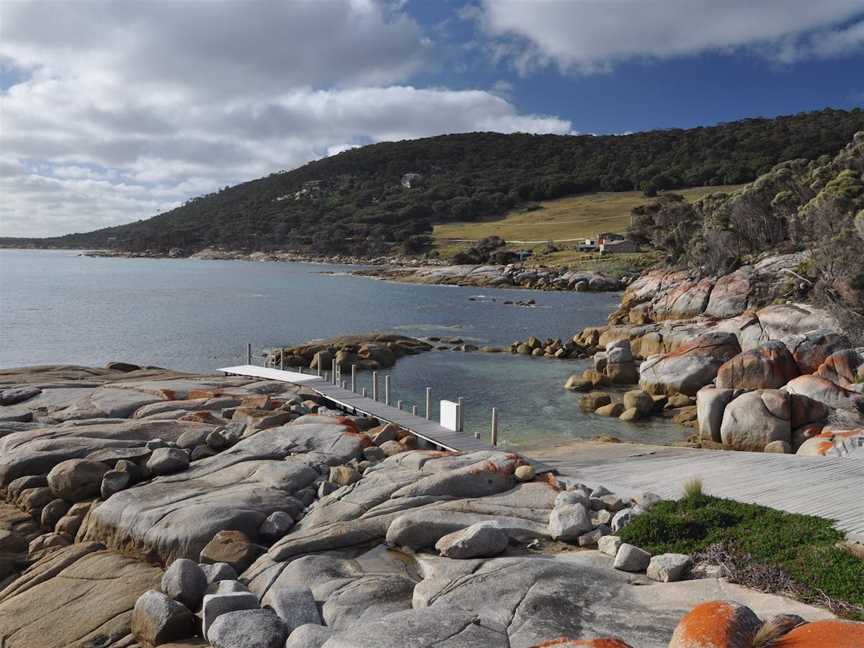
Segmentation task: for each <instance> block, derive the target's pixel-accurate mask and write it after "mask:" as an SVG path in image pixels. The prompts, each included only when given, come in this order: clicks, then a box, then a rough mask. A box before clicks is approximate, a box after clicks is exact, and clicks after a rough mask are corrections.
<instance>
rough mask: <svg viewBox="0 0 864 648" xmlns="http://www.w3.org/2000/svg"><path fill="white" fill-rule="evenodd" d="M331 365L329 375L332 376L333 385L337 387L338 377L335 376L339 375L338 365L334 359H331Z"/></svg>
mask: <svg viewBox="0 0 864 648" xmlns="http://www.w3.org/2000/svg"><path fill="white" fill-rule="evenodd" d="M331 365H332V368H331V369H330V372H331V373H330V375H331V376H333V384H334V385H338V384H339V382H338V381H339V377H338V375H337V374H338V373H339V365H337V364H336V359H335V358H334V359H333V362H332V363H331Z"/></svg>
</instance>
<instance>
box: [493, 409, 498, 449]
mask: <svg viewBox="0 0 864 648" xmlns="http://www.w3.org/2000/svg"><path fill="white" fill-rule="evenodd" d="M492 445H493V446H497V445H498V412H496V411H495V408H494V407H493V408H492Z"/></svg>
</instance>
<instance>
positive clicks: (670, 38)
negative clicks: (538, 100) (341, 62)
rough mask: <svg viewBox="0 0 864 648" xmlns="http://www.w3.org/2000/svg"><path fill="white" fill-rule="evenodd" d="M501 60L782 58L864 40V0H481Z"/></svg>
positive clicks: (575, 64) (522, 66) (586, 68)
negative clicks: (751, 54) (746, 51)
mask: <svg viewBox="0 0 864 648" xmlns="http://www.w3.org/2000/svg"><path fill="white" fill-rule="evenodd" d="M481 2H482V4H481V9H482V12H481V13H480V14H479V17H478V20H479V21H480V25H481V26H482V28H483V30H484V31H485V32H486V33H487V34H488V35H489V36H490V37H492V39H493V42H492V43H491V45H490V50H491V52H492V55H493V57H494V58H496V59H499V60H500V59H507V60H510V61H511V62H512V63H513V64H514V65H515V66H516V67H517V69H519V70H520V71H521V72H523V73H527V72H528V71H530V70H531V69H532V68H534V67H537V66H544V65H550V64H555V65H557V66H558V67H559V68H560V69H561V70H562V71H565V72H566V71H570V72H577V73H583V74H591V73H598V72H606V71H609V70H610V69H611V68H612V67H613V66H614V65H615V64H617V63H621V62H624V61H631V60H640V59H669V58H673V57H680V56H691V55H695V54H700V53H704V52H708V51H734V50H737V49H740V48H754V49H757V50H758V51H760V52H761V53H762V54H763V55H767V56H769V57H770V58H773V59H776V60H778V61H781V62H794V61H797V60H802V59H804V58H813V57H834V56H843V55H846V54H850V53H853V52H856V51H859V50H860V49H861V47H862V45H864V34H862V29H864V27H862V23H861V22H858V23H856V24H853V25H846V23H847V22H848V21H850V20H852V19H854V18H855V17H856V16H860V15H861V14H862V13H864V6H862V2H861V0H830V1H827V2H813V1H812V0H723V1H718V0H570V1H567V2H559V1H549V2H526V1H525V0H481Z"/></svg>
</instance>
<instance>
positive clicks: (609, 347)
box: [605, 340, 633, 363]
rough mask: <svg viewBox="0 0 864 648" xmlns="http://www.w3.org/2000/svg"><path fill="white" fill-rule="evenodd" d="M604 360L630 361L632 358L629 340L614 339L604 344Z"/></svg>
mask: <svg viewBox="0 0 864 648" xmlns="http://www.w3.org/2000/svg"><path fill="white" fill-rule="evenodd" d="M605 355H606V362H607V363H609V362H630V361H632V360H633V352H632V350H631V348H630V340H614V341H612V342H609V343H608V344H606V354H605Z"/></svg>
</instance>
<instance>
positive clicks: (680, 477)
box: [543, 443, 864, 533]
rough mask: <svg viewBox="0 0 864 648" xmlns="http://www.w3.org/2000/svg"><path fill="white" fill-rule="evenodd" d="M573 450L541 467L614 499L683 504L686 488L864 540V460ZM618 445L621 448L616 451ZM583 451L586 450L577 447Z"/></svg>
mask: <svg viewBox="0 0 864 648" xmlns="http://www.w3.org/2000/svg"><path fill="white" fill-rule="evenodd" d="M601 445H608V444H596V443H585V444H574V445H572V446H569V447H567V448H561V449H560V450H556V449H551V450H550V451H549V452H548V453H546V454H545V455H544V457H543V459H544V461H545V462H546V463H547V464H548V465H550V466H551V467H553V468H556V469H557V470H558V472H559V473H560V474H561V475H562V476H566V477H572V478H573V479H576V480H578V481H581V482H584V483H586V484H589V485H595V486H596V485H598V484H603V485H605V486H606V487H608V488H610V489H612V490H613V491H615V492H621V493H623V494H629V495H635V494H637V493H640V492H644V491H651V492H654V493H657V494H658V495H660V496H662V497H668V498H676V497H680V495H681V492H682V489H683V486H684V483H685V482H687V481H688V480H690V479H699V480H701V481H702V484H703V489H704V491H705V493H707V494H709V495H714V496H717V497H725V498H729V499H734V500H737V501H739V502H746V503H751V504H761V505H763V506H768V507H771V508H775V509H779V510H781V511H787V512H790V513H801V514H804V515H817V516H819V517H823V518H827V519H830V520H834V521H835V522H836V524H837V527H838V528H839V529H841V530H843V531H846V532H848V533H864V461H862V460H861V458H860V457H800V456H797V455H787V454H773V453H767V452H735V451H730V450H706V449H697V448H676V447H666V446H639V445H629V444H626V445H625V444H620V445H618V447H617V448H614V449H613V448H609V449H603V448H600V447H599V446H601ZM616 445H617V444H616ZM580 446H581V447H580Z"/></svg>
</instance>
